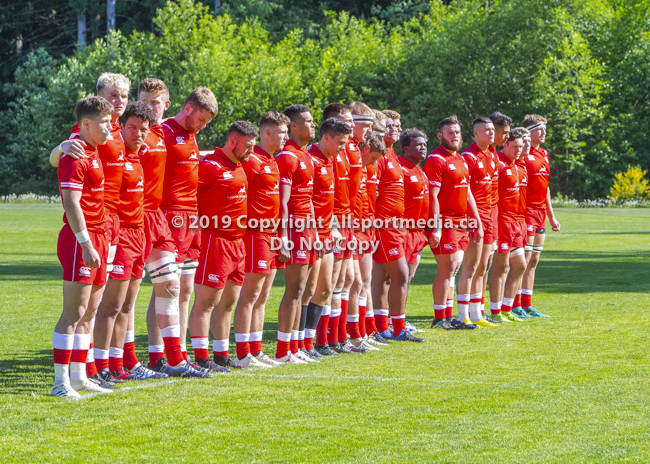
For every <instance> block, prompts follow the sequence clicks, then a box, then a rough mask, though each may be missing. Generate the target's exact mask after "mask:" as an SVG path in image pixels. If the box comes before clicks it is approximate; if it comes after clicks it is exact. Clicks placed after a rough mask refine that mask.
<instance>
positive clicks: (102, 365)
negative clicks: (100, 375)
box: [95, 358, 110, 372]
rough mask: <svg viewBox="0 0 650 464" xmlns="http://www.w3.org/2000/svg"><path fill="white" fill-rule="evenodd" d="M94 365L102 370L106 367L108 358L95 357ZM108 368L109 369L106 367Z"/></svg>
mask: <svg viewBox="0 0 650 464" xmlns="http://www.w3.org/2000/svg"><path fill="white" fill-rule="evenodd" d="M95 367H96V368H97V370H98V371H99V372H101V371H103V370H104V369H108V358H106V359H95ZM108 370H110V369H108Z"/></svg>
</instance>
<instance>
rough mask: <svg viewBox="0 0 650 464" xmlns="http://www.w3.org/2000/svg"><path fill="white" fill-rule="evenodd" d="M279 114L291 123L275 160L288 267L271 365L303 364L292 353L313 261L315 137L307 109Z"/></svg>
mask: <svg viewBox="0 0 650 464" xmlns="http://www.w3.org/2000/svg"><path fill="white" fill-rule="evenodd" d="M283 113H284V115H285V116H287V117H288V118H289V120H290V123H289V141H288V142H287V143H286V144H285V145H284V148H283V149H282V151H280V153H278V155H277V156H276V158H275V160H276V162H277V163H278V169H279V171H280V220H281V224H280V239H281V240H282V246H281V247H280V254H281V255H282V256H281V257H280V260H281V261H283V262H286V263H287V264H286V268H285V270H284V278H285V291H284V295H283V296H282V301H281V302H280V308H279V310H278V336H277V338H278V339H277V349H276V353H275V358H274V361H277V362H280V363H296V364H302V363H304V362H305V361H303V360H301V359H298V358H297V357H296V356H294V355H293V354H292V353H291V340H292V339H294V340H298V330H297V325H296V324H295V321H296V320H298V323H299V321H300V318H301V302H302V294H303V292H304V291H305V285H306V284H307V276H308V275H309V269H310V267H311V266H312V265H313V264H314V261H315V258H316V256H315V253H316V251H315V250H314V248H313V244H314V243H315V242H316V241H317V240H318V233H317V231H316V230H314V229H313V228H312V227H311V226H312V224H309V219H310V218H311V219H312V220H313V219H314V207H313V204H312V197H313V195H314V165H313V163H312V160H311V156H310V155H309V152H308V151H307V148H306V147H307V145H308V144H309V141H310V140H312V139H313V138H314V137H315V135H316V126H315V124H314V118H313V117H312V115H311V110H310V109H309V107H308V106H305V105H291V106H289V107H287V108H285V109H284V111H283ZM290 219H292V220H291V221H290ZM305 316H306V315H305Z"/></svg>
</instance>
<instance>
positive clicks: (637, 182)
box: [609, 166, 650, 203]
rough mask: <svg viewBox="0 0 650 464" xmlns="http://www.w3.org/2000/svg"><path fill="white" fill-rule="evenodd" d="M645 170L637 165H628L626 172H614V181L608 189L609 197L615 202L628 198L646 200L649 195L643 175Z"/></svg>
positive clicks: (621, 201) (649, 189)
mask: <svg viewBox="0 0 650 464" xmlns="http://www.w3.org/2000/svg"><path fill="white" fill-rule="evenodd" d="M645 175H646V171H644V170H642V169H641V168H640V167H638V166H630V168H629V169H628V170H627V172H626V173H622V172H619V173H618V174H616V176H615V178H616V181H615V182H614V185H613V186H612V188H611V190H610V191H609V198H611V199H612V200H615V201H616V202H617V203H623V202H625V201H629V200H647V199H648V198H649V197H650V187H648V181H647V179H644V178H643V176H645Z"/></svg>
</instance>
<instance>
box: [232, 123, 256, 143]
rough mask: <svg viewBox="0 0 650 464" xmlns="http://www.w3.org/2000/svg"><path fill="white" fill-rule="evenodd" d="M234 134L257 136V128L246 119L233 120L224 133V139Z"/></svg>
mask: <svg viewBox="0 0 650 464" xmlns="http://www.w3.org/2000/svg"><path fill="white" fill-rule="evenodd" d="M234 134H237V135H241V136H242V137H255V138H257V137H258V136H259V133H258V132H257V128H256V127H255V126H254V125H252V124H251V123H250V122H248V121H235V122H233V123H232V125H231V126H230V128H229V129H228V133H227V134H226V139H229V138H230V137H232V136H233V135H234Z"/></svg>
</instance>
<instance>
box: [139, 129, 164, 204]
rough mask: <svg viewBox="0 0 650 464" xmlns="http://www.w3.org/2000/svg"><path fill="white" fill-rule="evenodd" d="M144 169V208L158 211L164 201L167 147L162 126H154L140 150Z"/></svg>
mask: <svg viewBox="0 0 650 464" xmlns="http://www.w3.org/2000/svg"><path fill="white" fill-rule="evenodd" d="M139 155H140V164H141V165H142V170H143V171H144V210H145V211H158V208H160V204H161V203H162V194H163V182H164V179H165V162H166V160H167V148H165V136H164V134H163V128H162V126H152V127H151V129H150V130H149V135H147V139H146V140H145V141H144V145H142V149H141V150H140V153H139Z"/></svg>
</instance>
